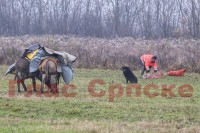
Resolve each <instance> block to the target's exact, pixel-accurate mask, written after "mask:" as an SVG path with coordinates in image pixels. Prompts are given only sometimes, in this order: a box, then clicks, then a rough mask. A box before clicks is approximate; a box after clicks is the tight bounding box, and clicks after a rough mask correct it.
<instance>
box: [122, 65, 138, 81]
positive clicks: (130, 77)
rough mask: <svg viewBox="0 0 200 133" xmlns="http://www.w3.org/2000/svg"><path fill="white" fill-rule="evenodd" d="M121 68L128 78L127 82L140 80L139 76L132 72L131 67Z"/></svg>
mask: <svg viewBox="0 0 200 133" xmlns="http://www.w3.org/2000/svg"><path fill="white" fill-rule="evenodd" d="M121 70H122V71H123V73H124V77H125V78H126V83H128V81H129V82H130V83H137V82H138V80H137V77H136V76H135V75H134V74H133V73H132V71H131V70H130V68H129V67H127V66H124V67H122V68H121Z"/></svg>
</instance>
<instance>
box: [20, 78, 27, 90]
mask: <svg viewBox="0 0 200 133" xmlns="http://www.w3.org/2000/svg"><path fill="white" fill-rule="evenodd" d="M21 83H22V86H23V88H24V91H25V92H26V91H27V88H26V85H25V84H24V79H23V80H22V81H21Z"/></svg>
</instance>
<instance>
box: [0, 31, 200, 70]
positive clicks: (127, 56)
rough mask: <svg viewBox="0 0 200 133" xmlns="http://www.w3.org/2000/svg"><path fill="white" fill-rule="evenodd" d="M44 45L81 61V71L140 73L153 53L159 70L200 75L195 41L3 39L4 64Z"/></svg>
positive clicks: (0, 40) (199, 46) (0, 57)
mask: <svg viewBox="0 0 200 133" xmlns="http://www.w3.org/2000/svg"><path fill="white" fill-rule="evenodd" d="M33 43H40V44H41V45H43V46H47V47H49V48H52V49H54V50H64V51H66V52H69V53H71V54H73V55H75V56H77V57H78V60H77V62H76V63H75V66H76V67H79V68H111V69H113V68H119V67H120V66H122V65H129V66H130V67H131V68H132V69H134V70H138V66H139V65H138V64H139V61H138V60H139V57H140V56H141V55H142V54H146V53H150V54H155V55H157V56H158V64H159V69H162V70H172V69H173V70H174V69H179V68H186V69H187V70H188V71H191V72H198V73H199V72H200V54H199V51H200V41H199V40H194V39H184V38H179V39H171V40H170V39H162V40H143V39H133V38H115V39H110V40H108V39H99V38H90V37H88V38H81V37H75V36H59V35H54V36H53V35H52V36H51V35H43V36H20V37H0V46H1V47H0V63H1V64H11V63H13V62H14V61H15V60H16V59H17V58H18V57H19V56H20V54H21V53H22V51H23V50H24V49H25V48H26V47H28V46H29V45H30V44H33Z"/></svg>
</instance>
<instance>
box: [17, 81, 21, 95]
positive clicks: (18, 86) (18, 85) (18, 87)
mask: <svg viewBox="0 0 200 133" xmlns="http://www.w3.org/2000/svg"><path fill="white" fill-rule="evenodd" d="M17 89H18V93H21V91H20V80H19V79H17Z"/></svg>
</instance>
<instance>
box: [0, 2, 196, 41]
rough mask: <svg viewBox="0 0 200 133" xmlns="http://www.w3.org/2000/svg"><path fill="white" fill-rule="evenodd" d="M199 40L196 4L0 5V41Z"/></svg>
mask: <svg viewBox="0 0 200 133" xmlns="http://www.w3.org/2000/svg"><path fill="white" fill-rule="evenodd" d="M26 34H29V35H41V34H62V35H70V34H73V35H79V36H92V37H100V38H113V37H133V38H145V39H158V38H177V37H192V38H199V37H200V1H199V0H1V1H0V35H3V36H15V35H26Z"/></svg>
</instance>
